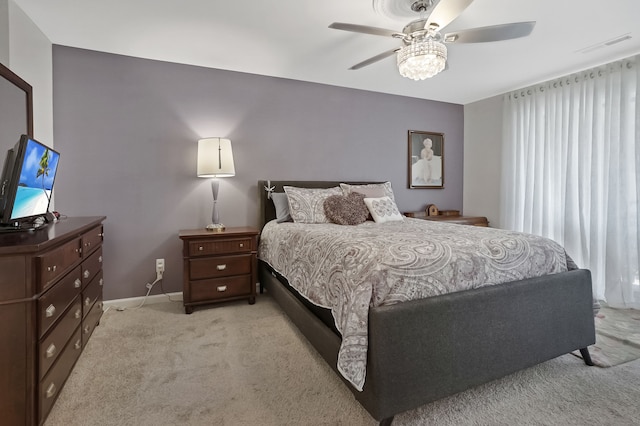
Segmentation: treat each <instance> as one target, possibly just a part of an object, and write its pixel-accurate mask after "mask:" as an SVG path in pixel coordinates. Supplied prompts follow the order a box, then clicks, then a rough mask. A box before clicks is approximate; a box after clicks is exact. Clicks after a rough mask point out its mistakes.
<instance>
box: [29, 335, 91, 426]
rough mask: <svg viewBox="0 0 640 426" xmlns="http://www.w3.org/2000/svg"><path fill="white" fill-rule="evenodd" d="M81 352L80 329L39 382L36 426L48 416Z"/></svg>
mask: <svg viewBox="0 0 640 426" xmlns="http://www.w3.org/2000/svg"><path fill="white" fill-rule="evenodd" d="M81 352H82V338H81V337H80V328H78V329H77V330H76V332H75V333H74V334H73V337H72V338H71V340H69V343H68V344H67V346H65V348H64V350H63V351H62V353H61V354H60V355H59V356H58V360H57V362H56V363H55V364H54V365H53V367H51V369H50V370H49V373H48V374H47V375H46V376H45V377H44V379H42V380H41V381H40V387H39V392H38V407H39V410H38V424H42V422H43V421H44V419H45V418H46V417H47V415H48V414H49V411H50V410H51V407H52V406H53V403H54V402H55V401H56V399H57V398H58V393H59V392H60V389H62V386H63V385H64V382H65V381H66V380H67V377H68V376H69V373H70V372H71V369H72V368H73V365H74V364H75V363H76V361H77V360H78V357H79V356H80V353H81Z"/></svg>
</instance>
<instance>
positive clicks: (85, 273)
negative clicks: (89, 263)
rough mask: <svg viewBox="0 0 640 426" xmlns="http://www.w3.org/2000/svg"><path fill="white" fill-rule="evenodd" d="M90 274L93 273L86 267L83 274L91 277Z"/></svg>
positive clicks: (85, 276)
mask: <svg viewBox="0 0 640 426" xmlns="http://www.w3.org/2000/svg"><path fill="white" fill-rule="evenodd" d="M89 275H91V272H89V270H88V269H85V270H84V272H83V273H82V276H83V277H84V278H89Z"/></svg>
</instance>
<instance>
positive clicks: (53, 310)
mask: <svg viewBox="0 0 640 426" xmlns="http://www.w3.org/2000/svg"><path fill="white" fill-rule="evenodd" d="M55 313H56V307H55V306H53V305H49V307H48V308H47V309H46V310H45V311H44V316H45V317H47V318H51V317H52V316H53V314H55Z"/></svg>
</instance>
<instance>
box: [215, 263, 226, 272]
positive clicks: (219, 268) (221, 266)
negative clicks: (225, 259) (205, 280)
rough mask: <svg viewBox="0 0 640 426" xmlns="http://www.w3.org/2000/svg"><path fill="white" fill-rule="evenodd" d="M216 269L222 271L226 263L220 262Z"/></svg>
mask: <svg viewBox="0 0 640 426" xmlns="http://www.w3.org/2000/svg"><path fill="white" fill-rule="evenodd" d="M216 269H217V270H218V271H224V270H225V269H227V265H226V263H225V264H222V265H216Z"/></svg>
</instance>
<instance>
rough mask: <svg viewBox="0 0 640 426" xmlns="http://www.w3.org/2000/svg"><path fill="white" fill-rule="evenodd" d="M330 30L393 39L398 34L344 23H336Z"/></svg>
mask: <svg viewBox="0 0 640 426" xmlns="http://www.w3.org/2000/svg"><path fill="white" fill-rule="evenodd" d="M329 28H333V29H334V30H343V31H352V32H356V33H364V34H372V35H379V36H385V37H393V36H394V35H397V34H398V32H397V31H393V30H387V29H385V28H378V27H370V26H368V25H356V24H345V23H343V22H334V23H333V24H331V25H329Z"/></svg>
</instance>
